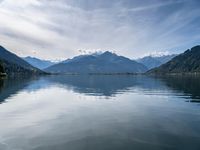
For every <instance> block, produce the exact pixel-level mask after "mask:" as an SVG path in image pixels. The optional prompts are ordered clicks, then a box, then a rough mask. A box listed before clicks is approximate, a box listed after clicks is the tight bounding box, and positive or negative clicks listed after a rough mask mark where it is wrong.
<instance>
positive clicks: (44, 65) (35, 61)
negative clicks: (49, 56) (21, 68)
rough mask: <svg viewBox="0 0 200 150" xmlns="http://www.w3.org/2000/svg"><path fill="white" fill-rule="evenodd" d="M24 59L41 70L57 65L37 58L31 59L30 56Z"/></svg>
mask: <svg viewBox="0 0 200 150" xmlns="http://www.w3.org/2000/svg"><path fill="white" fill-rule="evenodd" d="M23 59H24V60H25V61H27V62H28V63H29V64H31V65H32V66H34V67H36V68H39V69H41V70H43V69H45V68H47V67H50V66H52V65H55V64H56V63H55V62H52V61H48V60H42V59H38V58H35V57H30V56H28V57H24V58H23Z"/></svg>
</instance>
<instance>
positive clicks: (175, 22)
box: [0, 0, 200, 59]
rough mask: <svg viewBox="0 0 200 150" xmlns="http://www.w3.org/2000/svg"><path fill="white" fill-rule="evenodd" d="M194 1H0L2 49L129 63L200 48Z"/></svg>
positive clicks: (47, 56)
mask: <svg viewBox="0 0 200 150" xmlns="http://www.w3.org/2000/svg"><path fill="white" fill-rule="evenodd" d="M199 4H200V2H198V0H152V1H149V0H144V1H139V0H109V1H108V0H95V1H94V0H28V1H27V0H17V1H15V0H2V1H0V20H1V22H0V39H1V40H0V44H1V45H3V46H5V47H7V48H9V49H10V50H11V51H13V52H15V53H17V54H18V55H21V56H27V55H32V56H36V57H39V58H44V59H66V58H69V57H72V56H74V55H77V54H79V53H80V49H81V50H82V51H88V52H89V51H92V52H94V51H100V50H110V51H115V52H116V53H118V54H120V55H125V56H128V57H130V58H136V57H140V56H142V55H146V54H149V53H153V52H155V51H158V52H162V51H163V52H166V51H169V52H170V53H178V52H181V50H185V49H187V48H190V47H192V46H193V45H195V44H199V41H200V34H199V33H200V15H199V14H200V9H199V7H198V6H199Z"/></svg>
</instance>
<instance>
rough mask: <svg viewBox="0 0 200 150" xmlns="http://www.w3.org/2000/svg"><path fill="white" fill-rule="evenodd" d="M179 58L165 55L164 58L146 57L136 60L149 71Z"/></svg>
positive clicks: (173, 55)
mask: <svg viewBox="0 0 200 150" xmlns="http://www.w3.org/2000/svg"><path fill="white" fill-rule="evenodd" d="M175 56H177V55H176V54H172V55H163V56H145V57H143V58H140V59H136V61H137V62H139V63H141V64H143V65H145V66H146V67H147V68H148V69H152V68H155V67H159V66H160V65H162V64H164V63H166V62H168V61H170V60H171V59H172V58H174V57H175Z"/></svg>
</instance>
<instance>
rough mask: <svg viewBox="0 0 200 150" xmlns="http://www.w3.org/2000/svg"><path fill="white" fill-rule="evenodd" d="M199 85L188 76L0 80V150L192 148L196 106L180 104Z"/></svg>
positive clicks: (198, 136)
mask: <svg viewBox="0 0 200 150" xmlns="http://www.w3.org/2000/svg"><path fill="white" fill-rule="evenodd" d="M188 85H191V86H188ZM198 88H199V79H198V78H193V77H182V78H179V77H178V78H177V77H149V76H45V77H40V78H31V79H23V80H21V79H14V80H8V79H7V80H3V81H2V80H1V82H0V98H1V102H3V101H4V103H2V104H1V105H0V120H1V123H0V129H1V130H0V150H1V149H2V150H14V149H19V150H66V149H67V150H84V149H85V150H94V149H95V150H96V149H99V150H101V149H104V150H117V149H119V150H120V149H126V150H129V149H130V150H132V149H136V150H146V149H148V150H161V149H166V150H179V149H181V150H182V149H186V150H187V149H192V150H199V149H200V144H199V143H200V126H199V124H200V117H199V116H200V110H199V106H198V105H197V104H196V103H185V101H186V99H187V101H188V100H189V101H191V102H197V101H198V99H199V93H198V92H197V91H198ZM108 99H109V100H108Z"/></svg>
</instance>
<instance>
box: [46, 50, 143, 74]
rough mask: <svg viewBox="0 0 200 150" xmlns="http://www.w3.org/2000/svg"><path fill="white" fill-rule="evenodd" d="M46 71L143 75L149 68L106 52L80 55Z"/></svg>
mask: <svg viewBox="0 0 200 150" xmlns="http://www.w3.org/2000/svg"><path fill="white" fill-rule="evenodd" d="M45 71H49V72H53V73H78V74H79V73H80V74H82V73H142V72H145V71H147V68H146V67H145V66H144V65H142V64H140V63H137V62H136V61H133V60H131V59H129V58H126V57H124V56H118V55H117V54H115V53H111V52H109V51H106V52H104V53H102V54H99V55H79V56H76V57H74V58H72V59H68V60H66V61H63V62H62V63H59V64H56V65H53V66H51V67H49V68H47V69H45Z"/></svg>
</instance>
